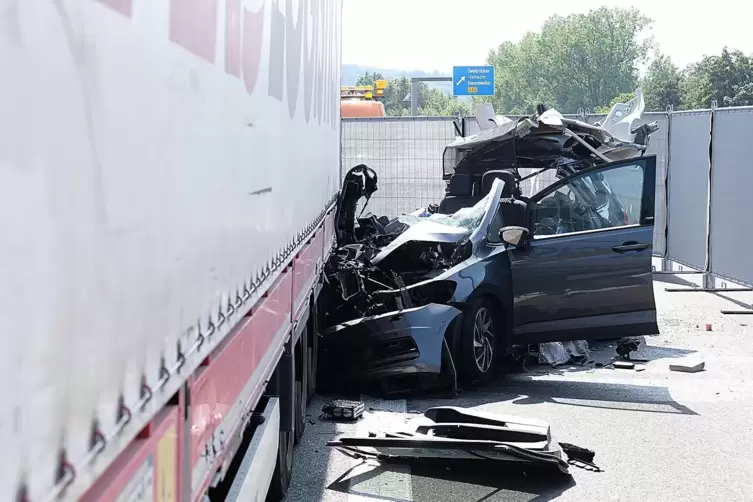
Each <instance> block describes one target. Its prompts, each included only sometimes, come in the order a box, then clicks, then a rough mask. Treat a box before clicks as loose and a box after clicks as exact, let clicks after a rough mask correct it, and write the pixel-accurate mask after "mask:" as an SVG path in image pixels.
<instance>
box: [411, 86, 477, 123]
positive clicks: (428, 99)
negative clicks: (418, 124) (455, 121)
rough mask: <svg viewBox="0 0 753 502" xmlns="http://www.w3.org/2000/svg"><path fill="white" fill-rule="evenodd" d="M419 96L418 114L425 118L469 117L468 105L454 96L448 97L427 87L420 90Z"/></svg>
mask: <svg viewBox="0 0 753 502" xmlns="http://www.w3.org/2000/svg"><path fill="white" fill-rule="evenodd" d="M421 90H422V91H423V92H420V94H419V96H420V97H419V107H418V114H419V115H423V116H427V117H446V116H453V117H455V116H458V115H464V116H467V115H471V107H470V105H469V104H468V103H467V102H465V101H462V100H460V99H458V98H456V97H454V96H450V95H448V94H445V93H444V92H442V91H440V90H439V89H430V88H429V87H428V86H426V87H425V88H422V89H421Z"/></svg>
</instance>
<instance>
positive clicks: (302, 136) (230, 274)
mask: <svg viewBox="0 0 753 502" xmlns="http://www.w3.org/2000/svg"><path fill="white" fill-rule="evenodd" d="M340 10H341V1H340V0H0V215H1V216H0V218H2V225H1V226H0V229H2V237H0V259H1V260H2V261H1V262H0V263H2V278H1V279H0V295H1V296H0V336H1V337H2V346H3V349H2V351H0V358H1V359H2V364H0V372H2V374H0V387H1V388H0V395H2V396H3V398H4V399H3V401H4V402H3V404H2V406H0V446H1V447H2V452H3V458H4V460H3V462H2V469H0V500H3V501H5V500H7V501H13V500H17V501H27V500H28V501H31V502H36V501H48V500H82V501H86V502H95V501H96V502H100V501H116V500H117V501H129V502H130V501H136V500H139V501H160V502H167V501H171V502H172V501H196V500H202V499H204V497H207V496H209V498H213V497H212V494H213V490H219V489H221V490H223V493H222V495H221V497H226V498H227V500H263V499H264V497H265V495H266V494H267V493H269V494H271V495H274V496H276V497H278V498H279V497H280V496H281V495H282V494H283V493H284V492H285V490H286V488H287V484H288V483H289V479H290V469H291V466H292V448H293V443H294V441H295V439H297V438H298V437H300V434H301V433H302V429H303V425H304V423H305V421H304V417H305V405H306V401H307V397H308V396H310V395H311V393H312V392H313V385H314V377H315V374H316V370H315V361H316V343H315V342H316V340H315V337H314V336H312V328H313V327H314V326H315V325H316V323H317V312H318V307H317V297H318V292H319V290H320V280H319V279H320V276H321V268H322V267H321V265H322V262H323V260H324V259H325V258H326V256H327V255H328V253H329V251H330V249H331V247H332V241H333V210H334V201H335V197H336V193H337V190H338V188H339V163H340V160H339V154H340V146H339V140H340V113H339V106H340V95H339V92H340V89H339V81H340V76H339V68H340V19H341V17H340V16H341V14H340ZM233 460H235V462H233ZM214 498H217V499H219V498H220V496H218V497H214Z"/></svg>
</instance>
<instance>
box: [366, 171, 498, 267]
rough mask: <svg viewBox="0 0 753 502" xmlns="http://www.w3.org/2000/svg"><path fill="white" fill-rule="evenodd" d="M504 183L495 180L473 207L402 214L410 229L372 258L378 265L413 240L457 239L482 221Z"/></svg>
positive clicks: (466, 234)
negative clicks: (439, 212) (450, 211)
mask: <svg viewBox="0 0 753 502" xmlns="http://www.w3.org/2000/svg"><path fill="white" fill-rule="evenodd" d="M501 187H502V184H501V182H499V181H495V185H494V189H493V190H492V191H491V192H490V194H489V195H487V196H486V197H484V198H483V199H481V200H480V201H478V202H477V203H476V204H475V205H474V206H473V207H467V208H463V209H460V210H459V211H456V212H455V213H453V214H432V215H430V216H417V215H407V214H406V215H403V216H400V217H398V221H400V222H401V223H404V224H406V225H409V227H408V229H407V230H405V231H404V232H403V233H401V234H400V235H398V236H397V237H396V238H395V240H393V241H392V242H390V243H389V244H388V245H387V246H385V247H384V248H382V249H381V250H380V251H379V253H378V254H377V255H376V256H375V257H374V258H373V259H372V260H371V263H372V264H374V265H376V264H377V263H379V262H380V261H382V260H383V259H385V258H386V257H387V256H389V255H390V253H392V252H393V251H394V250H396V249H397V248H399V247H400V246H402V245H403V244H405V243H407V242H411V241H418V242H440V243H457V242H460V241H461V240H463V239H464V238H466V237H468V236H469V235H471V233H473V231H474V230H476V228H478V226H479V225H480V224H481V223H482V220H483V219H484V216H485V215H486V213H487V212H488V207H487V206H488V205H489V203H490V202H489V201H490V199H491V198H492V197H493V196H498V194H497V192H499V191H500V190H501Z"/></svg>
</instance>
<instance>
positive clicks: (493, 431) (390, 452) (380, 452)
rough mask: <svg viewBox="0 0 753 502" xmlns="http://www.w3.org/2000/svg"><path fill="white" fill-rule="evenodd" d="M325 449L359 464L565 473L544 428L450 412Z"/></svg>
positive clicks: (443, 409) (434, 411) (435, 411)
mask: <svg viewBox="0 0 753 502" xmlns="http://www.w3.org/2000/svg"><path fill="white" fill-rule="evenodd" d="M328 445H329V446H331V447H335V448H338V449H340V450H341V451H343V452H344V453H346V454H349V455H352V456H356V457H360V458H376V459H380V460H390V461H395V460H404V461H416V460H417V459H427V460H428V459H438V458H441V459H447V460H463V461H466V460H469V461H484V462H495V461H501V462H515V463H521V462H522V463H529V464H534V465H539V466H549V467H553V468H555V469H557V470H558V471H560V472H562V473H565V474H568V473H569V471H568V462H567V459H566V457H565V454H564V452H563V450H562V448H561V447H560V445H559V444H558V443H557V442H556V441H555V440H554V439H553V438H552V435H551V432H550V427H549V424H547V423H546V422H542V421H541V420H536V419H527V418H520V417H509V416H495V415H494V414H491V413H483V412H477V411H475V410H469V409H465V408H459V407H453V406H439V407H436V408H430V409H428V410H427V411H426V412H425V413H424V414H423V415H422V416H418V417H415V418H414V419H412V420H410V421H408V422H407V423H406V424H405V426H403V427H401V428H400V429H396V430H385V431H380V432H378V433H375V434H374V433H370V434H369V436H368V437H353V436H345V437H341V438H340V439H339V440H337V441H330V442H329V443H328Z"/></svg>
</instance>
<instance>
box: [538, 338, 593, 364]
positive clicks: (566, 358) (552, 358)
mask: <svg viewBox="0 0 753 502" xmlns="http://www.w3.org/2000/svg"><path fill="white" fill-rule="evenodd" d="M589 356H590V352H589V348H588V342H587V341H585V340H575V341H567V342H547V343H542V344H539V364H549V365H550V366H553V367H556V366H560V365H562V364H567V363H577V364H583V363H585V362H587V361H588V359H589Z"/></svg>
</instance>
